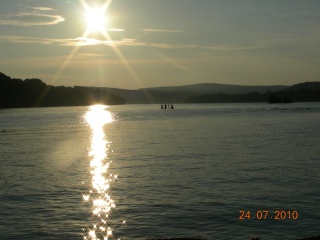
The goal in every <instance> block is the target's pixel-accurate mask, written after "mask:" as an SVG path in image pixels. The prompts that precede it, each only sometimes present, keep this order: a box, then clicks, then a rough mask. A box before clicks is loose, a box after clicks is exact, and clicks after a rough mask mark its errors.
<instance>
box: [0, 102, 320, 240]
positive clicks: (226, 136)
mask: <svg viewBox="0 0 320 240" xmlns="http://www.w3.org/2000/svg"><path fill="white" fill-rule="evenodd" d="M90 111H91V110H90V108H89V107H67V108H41V109H7V110H0V166H1V168H0V176H1V177H0V234H1V235H0V239H83V238H84V237H87V238H88V239H90V236H91V235H90V233H92V231H95V232H96V233H97V234H100V233H101V234H103V233H104V234H105V236H107V235H108V234H107V230H105V232H103V231H102V230H99V229H98V228H100V227H101V226H102V225H103V223H102V222H101V221H102V220H101V216H100V217H99V216H98V215H97V214H94V213H93V211H94V206H93V200H95V198H98V197H99V196H97V195H98V194H101V195H100V198H102V197H105V200H106V201H107V199H112V201H111V202H109V203H108V204H110V205H108V206H111V205H112V203H114V204H115V206H114V208H113V207H111V209H110V212H108V214H107V215H108V219H107V222H106V223H105V226H106V228H107V227H110V229H111V230H112V235H110V234H109V235H108V237H109V238H108V239H118V238H121V239H147V238H165V237H167V238H168V237H190V238H191V237H202V238H206V239H208V240H210V239H244V240H245V239H250V238H251V237H252V236H259V237H260V238H261V239H296V238H301V237H307V236H315V235H320V231H319V225H320V204H319V202H320V146H319V142H320V124H319V122H320V103H294V104H287V105H286V104H284V105H268V104H210V105H205V104H201V105H175V109H174V110H160V106H158V105H123V106H110V107H108V108H107V109H105V110H103V111H105V112H107V113H108V114H110V115H111V116H112V117H111V118H112V120H111V121H109V120H110V119H109V120H108V121H106V122H103V123H102V124H101V125H100V129H101V131H102V133H101V134H103V135H100V138H98V139H100V140H97V141H98V142H99V141H100V143H101V142H102V143H103V146H102V150H101V144H100V150H97V154H98V153H99V151H102V153H101V152H100V153H101V154H102V155H103V154H105V155H103V156H104V157H103V159H101V161H102V162H101V164H102V165H98V166H100V169H101V166H107V165H108V168H106V169H105V170H106V171H105V172H103V173H102V175H105V176H106V178H104V180H103V181H102V180H101V181H100V182H108V184H109V185H110V188H109V189H106V190H105V192H104V194H102V192H100V193H98V192H97V191H96V190H94V188H93V187H92V179H93V176H94V174H93V172H92V165H91V166H90V164H91V162H92V160H93V159H95V157H94V156H95V155H93V154H91V155H90V156H89V153H90V152H91V153H92V151H93V149H94V146H95V144H94V143H93V142H94V141H93V136H94V133H95V132H99V130H95V129H94V126H99V124H95V123H93V124H92V123H91V125H90V123H89V122H88V121H87V119H86V118H85V116H86V114H88V113H90ZM95 119H103V117H102V118H101V116H100V117H95ZM97 128H98V127H97ZM103 141H104V142H103ZM97 146H99V144H98V145H97ZM99 164H100V163H99ZM98 169H99V167H98ZM110 174H111V175H110ZM102 175H101V176H102ZM116 175H117V176H118V178H116V177H115V176H116ZM95 191H96V192H95ZM90 194H91V195H90ZM89 195H90V198H89V200H87V199H86V197H87V196H89ZM107 195H108V196H109V198H108V197H106V196H107ZM108 201H109V200H108ZM241 210H243V211H245V212H246V211H248V210H249V211H250V212H251V219H245V220H240V219H239V217H240V213H239V211H241ZM259 210H261V211H262V210H268V211H269V213H268V217H267V219H266V220H257V219H256V218H255V219H253V218H252V217H253V216H256V214H255V213H256V212H257V211H259ZM275 210H280V211H281V210H284V211H293V210H296V211H297V212H298V214H299V216H298V219H297V220H294V219H285V220H275V219H274V217H275V214H274V211H275ZM104 214H106V213H104ZM256 217H257V216H256ZM271 217H273V218H271ZM287 218H288V217H287ZM95 226H96V228H95ZM109 233H110V232H109Z"/></svg>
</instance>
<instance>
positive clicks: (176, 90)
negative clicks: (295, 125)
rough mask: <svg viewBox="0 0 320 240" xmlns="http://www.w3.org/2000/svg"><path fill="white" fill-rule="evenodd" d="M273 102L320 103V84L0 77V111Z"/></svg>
mask: <svg viewBox="0 0 320 240" xmlns="http://www.w3.org/2000/svg"><path fill="white" fill-rule="evenodd" d="M270 97H273V99H288V100H292V101H295V102H299V101H320V82H305V83H299V84H295V85H293V86H283V85H274V86H242V85H228V84H217V83H202V84H194V85H185V86H172V87H155V88H141V89H137V90H128V89H117V88H107V87H99V88H98V87H82V86H75V87H63V86H50V85H47V84H45V83H44V82H42V81H41V80H40V79H26V80H21V79H14V78H10V77H9V76H6V75H5V74H3V73H0V108H8V107H38V106H83V105H91V104H94V103H102V104H108V105H113V104H124V103H126V104H149V103H156V104H162V103H218V102H268V101H269V99H270Z"/></svg>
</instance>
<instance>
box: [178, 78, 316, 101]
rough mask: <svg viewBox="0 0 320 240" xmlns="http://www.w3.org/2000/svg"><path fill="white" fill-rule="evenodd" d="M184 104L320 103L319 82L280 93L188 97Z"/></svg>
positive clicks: (297, 86)
mask: <svg viewBox="0 0 320 240" xmlns="http://www.w3.org/2000/svg"><path fill="white" fill-rule="evenodd" d="M184 102H185V103H236V102H237V103H240V102H243V103H245V102H269V103H290V102H320V82H305V83H299V84H295V85H293V86H291V87H288V88H286V89H284V90H281V91H275V92H272V91H268V92H266V93H259V92H251V93H248V94H224V93H216V94H204V95H199V96H192V97H188V98H186V99H185V101H184Z"/></svg>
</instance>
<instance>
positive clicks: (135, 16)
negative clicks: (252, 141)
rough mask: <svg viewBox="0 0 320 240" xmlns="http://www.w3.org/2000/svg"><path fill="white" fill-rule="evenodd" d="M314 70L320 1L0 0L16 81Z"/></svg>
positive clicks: (316, 76)
mask: <svg viewBox="0 0 320 240" xmlns="http://www.w3.org/2000/svg"><path fill="white" fill-rule="evenodd" d="M95 9H98V10H97V11H96V12H94V11H95ZM90 13H91V15H90ZM92 13H93V14H92ZM319 66H320V1H319V0H268V1H265V0H113V1H112V0H10V1H7V0H0V72H3V73H4V74H6V75H9V76H10V77H13V78H21V79H26V78H39V79H41V80H43V81H44V82H45V83H47V84H50V85H55V86H96V87H114V88H123V89H138V88H144V87H159V86H180V85H189V84H197V83H222V84H236V85H293V84H296V83H300V82H306V81H320V67H319Z"/></svg>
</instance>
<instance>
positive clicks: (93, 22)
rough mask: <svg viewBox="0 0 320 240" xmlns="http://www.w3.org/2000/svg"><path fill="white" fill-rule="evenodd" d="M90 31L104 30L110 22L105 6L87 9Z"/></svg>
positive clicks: (86, 14)
mask: <svg viewBox="0 0 320 240" xmlns="http://www.w3.org/2000/svg"><path fill="white" fill-rule="evenodd" d="M85 17H86V23H87V29H88V32H90V33H92V32H104V31H106V28H107V24H108V22H109V19H108V16H107V14H106V12H105V9H103V8H89V7H88V8H87V9H86V11H85Z"/></svg>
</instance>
